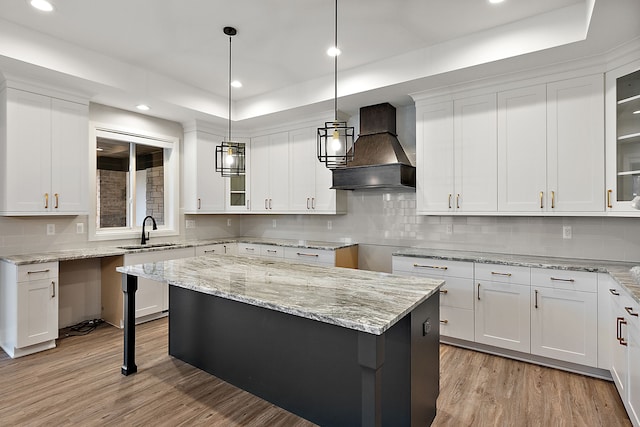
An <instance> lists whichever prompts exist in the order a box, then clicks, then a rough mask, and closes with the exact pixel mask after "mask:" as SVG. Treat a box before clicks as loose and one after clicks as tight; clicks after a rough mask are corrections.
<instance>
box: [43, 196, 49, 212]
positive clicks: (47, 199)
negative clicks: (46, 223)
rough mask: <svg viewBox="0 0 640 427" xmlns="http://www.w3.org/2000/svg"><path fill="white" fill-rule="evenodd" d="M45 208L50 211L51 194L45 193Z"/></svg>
mask: <svg viewBox="0 0 640 427" xmlns="http://www.w3.org/2000/svg"><path fill="white" fill-rule="evenodd" d="M44 208H45V209H49V193H44Z"/></svg>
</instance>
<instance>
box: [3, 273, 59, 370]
mask: <svg viewBox="0 0 640 427" xmlns="http://www.w3.org/2000/svg"><path fill="white" fill-rule="evenodd" d="M58 291H59V286H58V263H57V262H49V263H41V264H26V265H14V264H10V263H7V262H0V346H1V347H2V349H3V350H4V351H5V352H6V353H7V354H8V355H9V356H10V357H12V358H15V357H21V356H26V355H28V354H32V353H35V352H38V351H42V350H46V349H50V348H54V347H55V346H56V342H55V340H56V338H58V294H59V292H58Z"/></svg>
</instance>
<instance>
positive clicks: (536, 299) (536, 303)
mask: <svg viewBox="0 0 640 427" xmlns="http://www.w3.org/2000/svg"><path fill="white" fill-rule="evenodd" d="M535 293H536V298H535V303H534V304H533V306H534V308H538V290H537V289H536V291H535Z"/></svg>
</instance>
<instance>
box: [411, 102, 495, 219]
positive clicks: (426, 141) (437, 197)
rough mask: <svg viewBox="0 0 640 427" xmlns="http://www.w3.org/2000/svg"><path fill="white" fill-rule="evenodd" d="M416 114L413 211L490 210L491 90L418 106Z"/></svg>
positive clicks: (492, 170)
mask: <svg viewBox="0 0 640 427" xmlns="http://www.w3.org/2000/svg"><path fill="white" fill-rule="evenodd" d="M416 118H417V124H416V126H417V127H416V137H417V141H418V142H417V144H416V160H417V183H416V184H417V185H416V187H417V188H416V191H417V210H418V213H423V214H449V213H455V212H459V213H473V212H495V211H496V208H497V195H496V193H497V188H496V186H497V173H496V126H495V123H496V97H495V94H489V95H482V96H476V97H469V98H463V99H457V100H454V101H445V102H440V103H434V104H426V105H424V104H423V105H419V106H418V107H417V108H416Z"/></svg>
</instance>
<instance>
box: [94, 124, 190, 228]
mask: <svg viewBox="0 0 640 427" xmlns="http://www.w3.org/2000/svg"><path fill="white" fill-rule="evenodd" d="M93 133H94V135H93V137H92V141H94V142H95V150H94V151H92V153H95V154H94V156H93V159H94V161H95V163H94V164H95V167H94V171H95V176H94V178H95V182H94V185H93V186H92V188H93V189H95V192H94V197H93V200H94V203H93V206H92V207H93V209H92V218H90V221H89V232H90V239H91V240H108V239H126V238H134V237H138V236H139V235H140V232H141V228H142V221H143V220H144V218H145V217H147V216H148V215H150V216H152V217H153V218H154V219H155V221H156V224H157V225H158V230H157V231H154V233H153V234H154V235H156V236H163V235H164V236H169V235H176V234H179V230H178V225H177V224H178V222H177V216H178V215H177V213H178V212H177V207H178V190H177V189H178V172H177V164H178V161H177V157H178V146H177V144H178V141H177V139H176V138H172V137H162V136H155V135H145V134H141V133H140V132H131V131H123V130H116V129H109V128H106V127H100V126H95V128H94V132H93ZM149 225H150V224H149Z"/></svg>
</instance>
